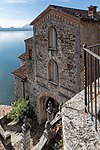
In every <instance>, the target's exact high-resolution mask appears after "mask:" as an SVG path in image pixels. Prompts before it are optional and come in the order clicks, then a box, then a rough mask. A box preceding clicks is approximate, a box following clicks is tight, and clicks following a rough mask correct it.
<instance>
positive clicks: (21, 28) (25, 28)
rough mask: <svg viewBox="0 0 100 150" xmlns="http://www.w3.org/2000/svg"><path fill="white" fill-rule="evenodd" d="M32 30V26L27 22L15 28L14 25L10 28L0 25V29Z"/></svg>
mask: <svg viewBox="0 0 100 150" xmlns="http://www.w3.org/2000/svg"><path fill="white" fill-rule="evenodd" d="M30 30H32V26H30V25H29V24H25V25H24V26H23V27H20V28H15V27H10V28H3V27H2V26H0V31H30Z"/></svg>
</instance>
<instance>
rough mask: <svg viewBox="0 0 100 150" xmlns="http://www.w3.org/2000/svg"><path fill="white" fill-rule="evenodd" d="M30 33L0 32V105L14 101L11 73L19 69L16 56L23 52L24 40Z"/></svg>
mask: <svg viewBox="0 0 100 150" xmlns="http://www.w3.org/2000/svg"><path fill="white" fill-rule="evenodd" d="M32 34H33V33H32V31H0V104H11V102H13V101H14V77H13V75H12V74H11V72H12V71H14V70H16V69H17V68H18V67H19V59H18V56H19V55H21V54H22V53H23V52H24V51H25V44H24V40H25V39H27V38H29V37H31V36H32Z"/></svg>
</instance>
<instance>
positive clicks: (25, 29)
mask: <svg viewBox="0 0 100 150" xmlns="http://www.w3.org/2000/svg"><path fill="white" fill-rule="evenodd" d="M0 31H32V30H31V29H0Z"/></svg>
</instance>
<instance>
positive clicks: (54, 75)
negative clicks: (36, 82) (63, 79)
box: [48, 60, 58, 83]
mask: <svg viewBox="0 0 100 150" xmlns="http://www.w3.org/2000/svg"><path fill="white" fill-rule="evenodd" d="M48 69H49V81H53V82H56V83H57V81H58V65H57V63H56V62H55V61H54V60H51V61H50V62H49V64H48Z"/></svg>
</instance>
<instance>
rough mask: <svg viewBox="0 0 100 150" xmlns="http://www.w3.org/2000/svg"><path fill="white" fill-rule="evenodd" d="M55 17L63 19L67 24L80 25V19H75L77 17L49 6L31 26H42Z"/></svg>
mask: <svg viewBox="0 0 100 150" xmlns="http://www.w3.org/2000/svg"><path fill="white" fill-rule="evenodd" d="M51 15H52V16H54V17H55V18H59V19H61V20H62V21H65V22H67V21H68V22H69V23H71V24H73V23H74V24H80V19H79V18H77V17H75V16H72V15H69V14H67V13H64V12H62V11H60V10H56V9H55V8H52V7H51V6H49V7H48V8H47V9H46V10H44V11H43V12H42V13H41V14H40V15H39V16H38V17H37V18H36V19H34V20H33V21H32V22H31V25H38V24H41V23H43V22H44V21H45V20H47V19H48V18H49V17H51Z"/></svg>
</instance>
